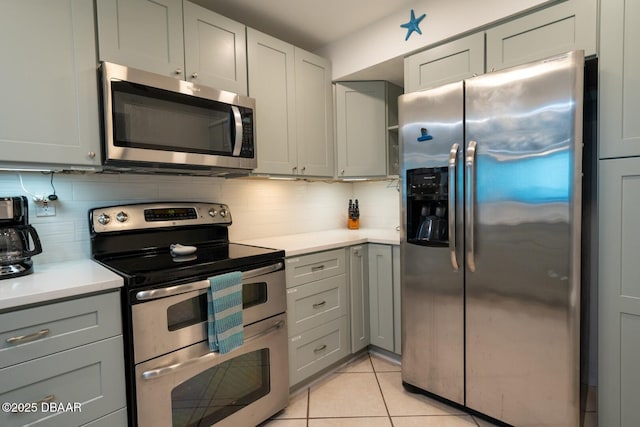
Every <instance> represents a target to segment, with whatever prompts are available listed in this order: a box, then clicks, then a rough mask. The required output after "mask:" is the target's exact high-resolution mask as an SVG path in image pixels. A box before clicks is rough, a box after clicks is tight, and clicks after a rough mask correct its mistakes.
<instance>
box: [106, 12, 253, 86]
mask: <svg viewBox="0 0 640 427" xmlns="http://www.w3.org/2000/svg"><path fill="white" fill-rule="evenodd" d="M96 5H97V22H98V47H99V55H100V60H102V61H108V62H115V63H117V64H121V65H126V66H129V67H133V68H139V69H141V70H146V71H151V72H154V73H157V74H162V75H165V76H172V77H175V78H178V79H183V80H188V81H193V82H194V83H198V84H203V85H206V86H211V87H214V88H216V89H221V90H227V91H230V92H234V93H238V94H241V95H246V94H247V58H246V33H245V28H246V27H245V26H244V25H243V24H240V23H238V22H235V21H232V20H231V19H228V18H225V17H224V16H221V15H218V14H217V13H214V12H212V11H210V10H207V9H205V8H203V7H200V6H198V5H195V4H192V3H190V2H188V1H184V2H183V0H153V1H151V0H96ZM183 6H184V13H183Z"/></svg>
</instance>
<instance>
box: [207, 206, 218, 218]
mask: <svg viewBox="0 0 640 427" xmlns="http://www.w3.org/2000/svg"><path fill="white" fill-rule="evenodd" d="M216 215H218V211H217V210H215V209H214V208H211V209H209V216H210V217H211V218H215V217H216Z"/></svg>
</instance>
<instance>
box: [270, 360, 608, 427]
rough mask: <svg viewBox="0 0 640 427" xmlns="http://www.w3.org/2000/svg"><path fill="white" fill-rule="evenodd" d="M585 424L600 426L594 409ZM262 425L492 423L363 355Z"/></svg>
mask: <svg viewBox="0 0 640 427" xmlns="http://www.w3.org/2000/svg"><path fill="white" fill-rule="evenodd" d="M587 415H588V418H587V419H585V424H584V426H585V427H586V426H596V422H595V418H596V417H595V412H592V413H590V414H589V413H587ZM260 427H494V424H492V423H489V422H487V421H484V420H482V419H480V418H477V417H475V416H471V415H467V414H465V413H464V412H462V411H460V410H458V409H456V408H454V407H451V406H449V405H446V404H444V403H441V402H439V401H437V400H434V399H431V398H428V397H426V396H423V395H420V394H412V393H409V392H407V391H405V390H404V388H403V387H402V379H401V374H400V366H399V365H397V364H395V363H392V362H390V361H388V360H386V359H384V358H381V357H379V356H377V355H375V354H364V355H363V356H361V357H359V358H358V359H356V360H354V361H352V362H350V363H349V364H347V365H345V366H343V367H342V368H340V369H338V370H337V371H336V372H335V373H333V374H331V375H329V376H328V377H326V378H324V379H323V380H321V381H319V382H317V383H315V384H312V385H311V386H310V387H308V388H305V389H303V390H301V391H299V392H297V393H295V394H294V395H293V396H291V399H290V402H289V406H287V408H286V409H285V410H284V411H282V412H280V413H278V414H276V415H275V416H274V417H273V418H271V419H270V420H268V421H266V422H264V423H263V424H261V426H260Z"/></svg>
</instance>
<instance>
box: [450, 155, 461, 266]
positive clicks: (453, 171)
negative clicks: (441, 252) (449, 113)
mask: <svg viewBox="0 0 640 427" xmlns="http://www.w3.org/2000/svg"><path fill="white" fill-rule="evenodd" d="M459 148H460V144H458V143H456V144H453V145H452V146H451V150H450V151H449V255H450V258H451V266H452V267H453V271H458V258H457V256H456V188H457V185H456V177H457V169H458V168H457V161H458V149H459Z"/></svg>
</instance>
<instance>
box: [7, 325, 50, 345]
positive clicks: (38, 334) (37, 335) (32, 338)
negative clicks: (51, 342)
mask: <svg viewBox="0 0 640 427" xmlns="http://www.w3.org/2000/svg"><path fill="white" fill-rule="evenodd" d="M49 332H51V331H49V329H42V330H40V331H38V332H34V333H32V334H28V335H20V336H19V337H11V338H7V340H6V341H7V344H14V345H16V344H22V343H25V342H29V341H35V340H39V339H40V338H44V337H46V336H47V335H48V334H49Z"/></svg>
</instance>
